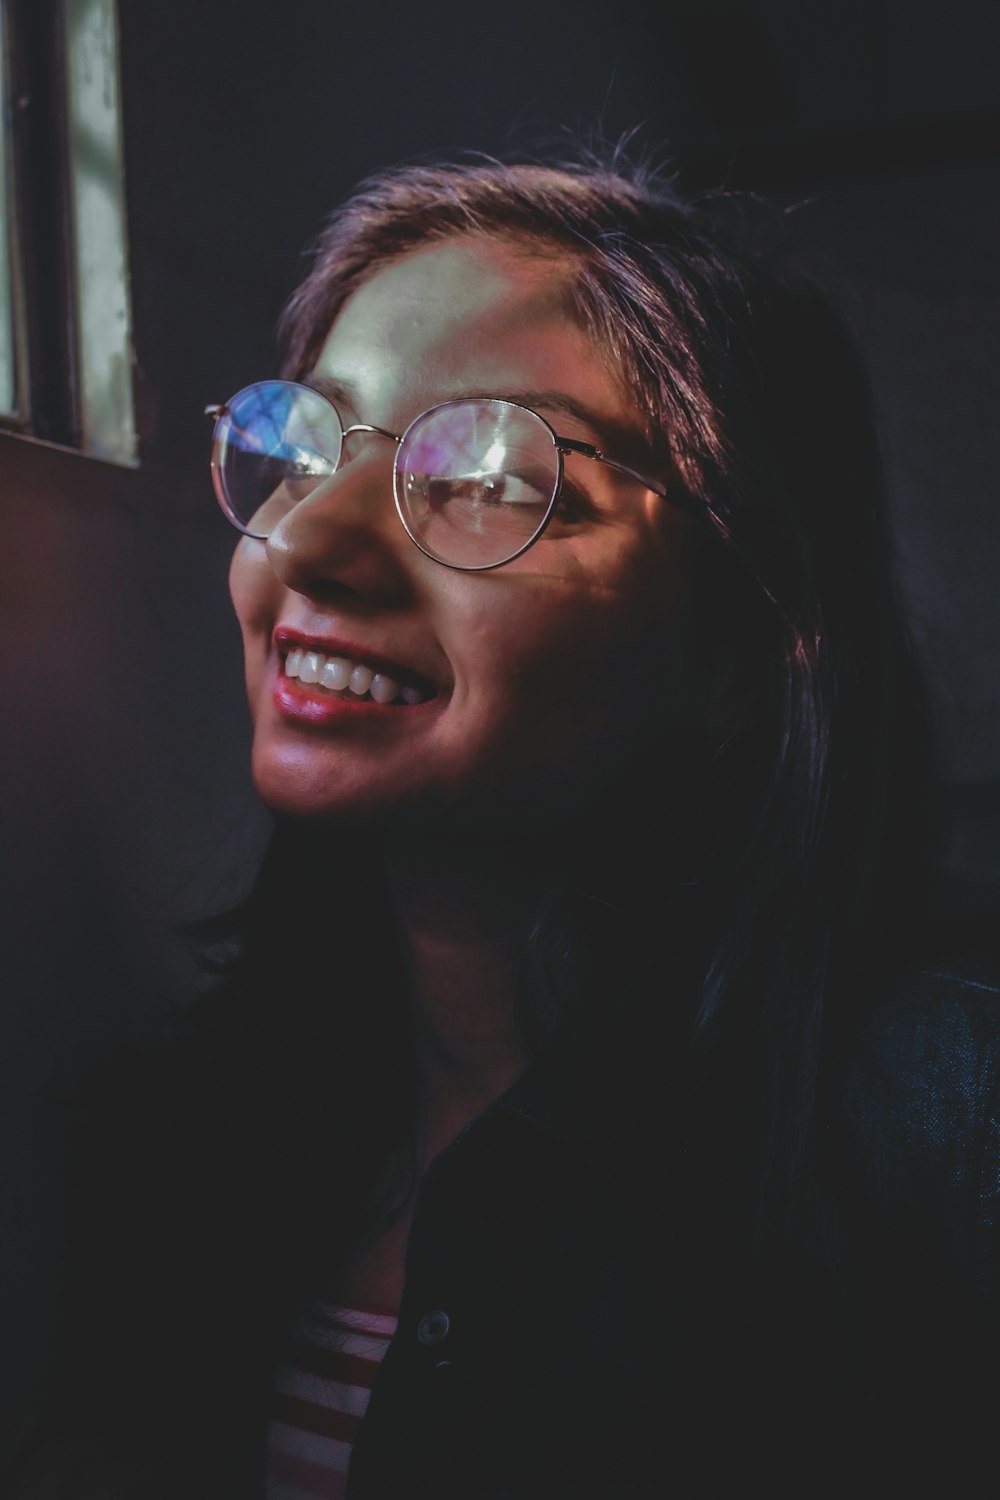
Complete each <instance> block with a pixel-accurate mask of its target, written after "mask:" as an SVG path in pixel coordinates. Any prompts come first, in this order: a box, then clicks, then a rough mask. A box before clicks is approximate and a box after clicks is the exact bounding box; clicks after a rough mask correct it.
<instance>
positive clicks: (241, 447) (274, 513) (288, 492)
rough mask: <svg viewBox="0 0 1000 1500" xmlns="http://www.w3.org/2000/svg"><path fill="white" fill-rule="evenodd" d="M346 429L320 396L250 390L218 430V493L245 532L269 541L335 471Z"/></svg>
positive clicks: (300, 389) (266, 383)
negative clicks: (284, 520) (311, 493)
mask: <svg viewBox="0 0 1000 1500" xmlns="http://www.w3.org/2000/svg"><path fill="white" fill-rule="evenodd" d="M342 442H343V428H342V427H341V424H340V418H339V417H338V416H337V413H336V411H335V410H334V408H333V407H332V406H331V405H330V402H329V401H327V399H326V397H325V396H321V395H320V394H319V392H318V391H313V390H310V388H309V387H308V386H305V385H296V384H294V383H293V382H292V381H288V380H263V381H260V382H258V383H257V384H256V385H248V386H247V387H246V389H245V390H242V391H240V392H239V394H238V395H236V396H234V397H233V398H232V400H231V401H229V402H227V404H226V410H225V411H224V412H223V414H222V416H221V417H220V418H219V420H218V422H217V423H216V428H215V440H214V442H213V445H212V473H213V476H214V479H215V490H216V494H217V495H218V497H219V503H220V504H221V506H222V508H223V510H224V511H225V512H226V515H227V516H228V517H229V519H230V520H231V521H232V522H233V524H234V525H236V526H238V527H239V529H240V530H241V531H245V532H247V533H249V535H251V536H259V537H266V536H269V535H270V533H271V532H272V531H273V530H274V528H275V526H277V524H278V522H279V521H280V520H281V519H282V517H283V516H285V515H286V514H287V513H288V511H289V510H291V508H292V506H293V505H295V504H297V502H298V501H299V500H302V499H304V497H305V496H306V495H308V494H309V493H310V491H311V490H314V489H315V488H316V486H317V485H318V484H319V483H320V481H321V480H323V479H326V478H328V477H329V476H330V475H331V474H333V473H334V472H335V471H336V468H337V464H338V463H339V461H340V448H341V443H342Z"/></svg>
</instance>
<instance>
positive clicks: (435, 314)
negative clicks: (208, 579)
mask: <svg viewBox="0 0 1000 1500" xmlns="http://www.w3.org/2000/svg"><path fill="white" fill-rule="evenodd" d="M566 285H567V272H566V270H565V268H564V267H563V266H562V265H560V263H559V262H557V261H555V260H553V259H542V258H540V257H538V256H537V255H534V254H529V253H526V252H525V251H524V250H521V249H519V248H518V247H517V246H516V245H515V244H513V243H509V242H507V241H500V240H496V239H487V238H473V237H468V238H456V239H454V240H450V241H447V242H444V243H439V244H436V245H433V246H429V247H426V248H424V249H421V250H418V251H415V252H412V253H410V254H407V255H405V256H402V257H401V258H399V259H398V260H396V261H394V262H393V263H391V264H390V265H388V266H387V267H385V268H384V269H382V270H380V271H378V272H377V273H376V274H375V275H373V276H372V277H371V279H370V280H369V281H367V282H366V283H365V284H364V285H362V286H361V287H360V288H359V289H358V290H357V291H356V292H355V293H354V295H353V296H352V297H351V298H350V299H349V301H348V302H347V303H346V304H345V306H344V308H343V310H342V311H341V313H340V315H339V316H338V318H337V320H336V322H335V323H334V325H333V328H332V329H331V331H330V334H329V337H328V338H327V340H326V343H325V344H324V346H323V349H322V352H321V354H320V356H319V358H318V360H317V363H316V367H315V370H314V371H313V377H314V379H315V380H316V381H317V383H319V384H320V385H321V387H325V388H327V389H329V390H330V391H331V392H335V395H334V399H335V402H336V405H337V407H338V409H339V411H340V413H341V416H342V418H343V420H344V422H345V425H348V424H350V423H354V422H366V423H372V424H375V425H377V426H380V427H384V428H388V429H390V430H391V431H392V432H396V433H399V432H402V431H403V430H404V428H405V427H406V426H407V424H408V423H409V422H411V421H412V420H413V418H414V417H416V416H417V415H418V414H419V413H420V412H422V411H424V410H425V409H426V408H427V407H429V406H432V405H434V404H435V403H437V402H440V401H445V400H447V399H449V398H451V397H455V396H461V395H480V396H481V395H489V396H507V397H512V398H513V399H515V400H517V401H520V402H521V403H522V404H525V405H528V406H533V407H534V408H535V409H536V410H538V411H539V412H540V413H541V414H542V415H543V416H545V417H546V418H547V419H548V420H549V421H550V422H551V424H552V426H553V427H554V428H555V430H556V431H557V432H558V433H559V434H560V435H563V436H568V437H575V438H582V439H584V440H586V441H589V442H594V443H597V444H598V446H600V447H601V448H602V449H604V450H605V451H606V452H607V453H608V455H609V456H610V457H612V458H617V459H619V460H620V461H621V462H623V463H626V464H629V465H630V466H631V467H633V468H636V469H638V470H639V471H640V472H649V465H650V464H651V462H652V460H651V459H650V458H649V455H648V453H644V451H643V444H642V437H641V420H640V413H639V412H638V411H637V410H636V403H635V401H634V400H633V399H632V398H630V396H629V393H628V392H627V391H626V390H624V389H623V388H622V385H621V383H620V382H619V380H618V378H617V377H616V376H615V374H614V373H613V372H612V370H611V369H610V368H609V366H608V364H607V363H606V362H605V361H604V360H603V359H602V357H601V355H600V353H599V352H598V350H597V349H596V348H595V347H594V345H593V344H592V343H591V341H590V340H589V338H588V337H587V335H586V334H585V333H584V332H583V331H581V329H580V328H579V327H578V326H577V324H576V323H574V322H573V321H571V320H570V318H569V316H568V315H567V311H566V303H565V290H566ZM568 404H571V405H572V406H573V407H574V408H575V411H574V412H570V411H569V410H568ZM583 413H587V414H588V415H587V416H584V415H583ZM393 452H394V449H393V445H392V444H391V443H389V442H387V441H386V440H385V439H384V438H381V437H376V436H371V435H362V434H358V435H355V436H352V437H351V438H349V439H348V440H347V444H346V445H345V454H344V458H343V460H342V464H341V467H340V469H339V471H338V472H337V474H336V475H334V476H333V477H331V478H330V479H328V480H326V481H324V482H323V483H322V484H321V485H320V486H319V487H318V488H317V489H316V490H314V491H313V492H312V493H311V494H310V495H309V496H308V497H307V498H306V499H305V500H303V501H301V502H300V503H299V504H298V506H296V507H295V508H294V509H293V510H291V511H290V512H289V513H288V514H287V515H286V517H285V519H284V520H283V521H282V522H281V524H280V525H279V526H278V527H277V528H276V530H275V531H274V532H273V533H272V535H271V536H270V538H269V539H268V541H267V542H266V543H264V542H262V541H257V540H253V539H250V538H244V539H243V540H242V541H241V542H240V543H239V545H238V547H237V549H236V554H235V556H234V559H233V565H232V572H231V586H232V595H233V601H234V604H235V607H236V613H237V616H238V618H239V622H240V626H241V628H242V632H243V640H244V647H245V653H246V679H247V691H248V694H249V700H250V709H251V714H252V718H253V724H254V748H253V769H254V776H255V780H256V783H257V786H258V788H259V790H260V792H261V794H262V796H263V798H264V800H265V801H266V802H267V803H268V804H270V805H271V806H272V807H274V808H275V809H277V810H281V811H284V812H288V813H291V814H296V815H303V816H309V817H316V818H323V819H334V820H344V819H349V820H351V821H357V820H364V821H370V822H372V823H374V824H376V825H379V826H392V825H393V824H394V823H397V822H402V823H405V824H412V823H413V822H414V821H417V822H419V823H421V824H427V823H430V824H432V825H434V826H450V827H463V828H470V827H471V828H484V827H493V828H500V829H505V830H510V831H516V830H518V829H523V830H525V831H528V830H529V829H530V828H532V827H534V828H542V827H546V826H549V825H551V824H552V823H554V822H556V821H558V820H560V819H564V818H565V817H566V816H567V815H569V814H572V813H576V812H580V813H581V814H583V815H584V816H585V817H586V818H587V819H590V820H592V821H595V822H601V821H605V820H606V819H608V818H610V819H612V820H613V819H614V816H615V810H616V807H623V806H624V805H625V803H628V804H629V805H634V802H635V794H636V791H637V785H636V776H637V775H639V774H640V773H639V772H638V771H637V769H636V768H637V765H639V764H649V763H650V760H651V757H650V756H649V755H648V754H647V753H645V752H648V751H649V749H650V748H651V747H652V746H653V745H655V746H656V757H655V758H656V759H657V760H658V769H657V777H658V779H660V778H668V777H669V765H670V753H669V752H670V748H671V745H672V744H677V745H679V744H680V743H681V742H683V741H684V738H685V733H686V731H687V730H688V729H689V728H690V726H691V725H692V723H693V722H695V721H696V719H697V717H698V715H699V713H700V711H701V710H700V703H701V693H700V688H699V685H698V682H697V680H696V679H697V676H698V674H697V671H696V668H695V662H694V654H693V649H692V645H693V633H694V632H693V627H694V609H693V601H694V594H695V592H696V588H695V585H696V576H697V571H698V570H697V566H696V562H697V550H698V549H697V523H696V522H694V521H692V519H691V518H690V517H687V516H685V515H684V514H683V513H682V512H681V511H679V510H678V509H677V508H675V507H674V506H672V505H671V504H670V503H669V502H668V501H664V500H663V499H661V498H659V497H658V496H656V495H655V494H653V493H651V492H650V491H647V490H645V489H644V488H643V486H642V485H641V484H639V483H636V482H633V481H631V480H629V479H627V478H625V477H623V476H620V475H617V474H616V473H615V472H614V471H613V470H611V469H609V468H607V467H606V466H605V465H602V464H599V463H594V462H591V461H590V460H588V459H587V458H585V457H582V456H579V455H575V456H569V457H568V458H567V460H566V478H567V483H568V484H570V485H572V486H574V487H575V488H576V489H577V490H578V491H580V492H581V493H582V495H583V496H584V497H585V503H584V505H583V506H582V507H581V506H576V507H574V508H573V510H572V511H571V512H569V513H567V514H565V515H564V516H562V517H560V516H559V515H557V516H556V518H555V519H554V521H553V523H552V524H551V525H550V527H549V529H548V530H547V531H546V533H545V534H543V536H542V537H541V539H540V540H539V541H538V542H536V543H535V545H534V546H533V547H531V548H529V550H528V551H527V552H525V553H524V554H522V556H520V557H518V558H516V559H515V560H514V561H513V562H511V563H509V564H507V565H506V566H505V567H502V568H499V569H497V570H496V571H492V572H486V573H463V572H455V571H452V570H451V569H448V568H445V567H442V566H441V565H440V564H439V563H436V562H434V561H432V560H431V559H430V558H428V557H425V556H424V555H423V554H422V553H421V552H420V551H419V550H418V549H417V548H416V547H415V546H414V545H413V543H412V542H411V541H410V539H409V537H408V536H407V535H406V533H405V531H404V530H403V527H402V525H401V524H400V521H399V518H398V516H397V514H396V510H395V507H394V504H393V496H392V464H393ZM296 651H299V652H305V653H307V654H308V653H310V652H312V653H319V657H320V659H319V662H318V663H317V665H318V667H319V668H322V666H323V665H324V664H325V662H324V659H329V658H337V659H338V660H340V661H346V662H347V663H348V664H349V665H350V664H356V665H360V666H362V667H364V666H368V667H369V668H373V669H375V670H376V671H379V672H380V673H381V674H382V675H383V677H388V678H389V686H388V688H387V689H386V690H387V691H388V690H390V689H391V687H392V685H393V684H397V685H401V686H403V687H409V688H410V689H411V691H408V692H406V693H405V695H404V696H402V697H397V698H396V700H395V701H394V702H390V703H379V702H376V701H374V700H373V699H372V698H371V696H370V695H366V696H364V697H362V698H359V697H358V696H356V695H355V694H352V693H351V692H350V690H348V691H347V692H346V693H345V692H344V691H338V690H337V689H336V688H326V687H324V686H322V685H320V684H319V683H313V684H307V683H304V682H303V681H302V679H301V678H295V677H293V676H289V674H288V673H287V672H286V664H287V663H288V659H289V656H290V654H291V653H293V652H296ZM292 666H293V670H294V666H295V659H294V657H293V661H292ZM341 670H342V669H341ZM306 675H307V676H308V675H311V672H308V671H307V674H306ZM332 675H333V676H334V677H336V673H333V674H332ZM330 677H331V673H330V672H328V673H327V678H328V680H329V679H330ZM338 680H339V679H338ZM355 680H356V681H358V680H360V682H361V683H364V681H365V680H366V679H365V678H364V676H363V675H362V677H361V678H360V679H355ZM414 697H417V698H419V700H420V701H417V702H407V701H406V699H408V698H410V699H412V698H414ZM658 790H659V792H661V793H662V791H663V787H662V785H661V786H660V787H659V789H658ZM514 820H517V821H514Z"/></svg>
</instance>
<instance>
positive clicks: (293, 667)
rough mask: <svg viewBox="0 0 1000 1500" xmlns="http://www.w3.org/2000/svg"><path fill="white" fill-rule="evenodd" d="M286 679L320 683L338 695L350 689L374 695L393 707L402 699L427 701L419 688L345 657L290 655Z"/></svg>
mask: <svg viewBox="0 0 1000 1500" xmlns="http://www.w3.org/2000/svg"><path fill="white" fill-rule="evenodd" d="M285 675H286V676H287V677H297V678H298V679H299V681H300V682H306V683H316V684H317V686H319V687H321V688H328V689H329V690H330V691H331V692H335V693H343V692H346V691H347V690H348V689H350V691H351V692H352V693H354V694H356V695H357V697H359V698H363V697H365V696H366V695H370V696H371V697H372V698H374V700H375V702H376V703H392V701H393V699H395V698H399V697H401V698H402V700H403V702H404V703H420V702H421V701H422V699H423V694H422V693H421V692H420V690H419V689H418V688H414V687H403V685H402V684H401V683H399V682H397V681H396V679H395V678H394V677H390V676H388V674H387V673H385V672H373V671H372V669H371V667H364V666H361V665H360V663H357V662H353V661H349V660H348V659H347V657H345V656H324V655H323V653H322V652H321V651H289V653H288V655H287V656H286V657H285Z"/></svg>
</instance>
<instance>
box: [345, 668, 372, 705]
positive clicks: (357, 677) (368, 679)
mask: <svg viewBox="0 0 1000 1500" xmlns="http://www.w3.org/2000/svg"><path fill="white" fill-rule="evenodd" d="M374 680H375V673H374V672H373V671H372V669H371V667H355V668H354V671H353V672H352V673H351V692H352V693H357V695H358V697H359V698H361V697H363V696H364V694H365V693H367V691H368V689H369V688H370V687H371V685H372V683H373V682H374Z"/></svg>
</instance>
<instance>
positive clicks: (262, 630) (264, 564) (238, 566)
mask: <svg viewBox="0 0 1000 1500" xmlns="http://www.w3.org/2000/svg"><path fill="white" fill-rule="evenodd" d="M277 588H278V581H277V579H276V577H275V575H274V571H273V569H272V568H271V567H270V566H269V564H268V561H267V556H266V553H265V552H264V548H263V545H262V544H261V543H260V542H256V541H253V540H251V538H249V537H244V538H243V539H242V541H240V542H239V543H238V545H237V547H236V550H235V552H234V553H233V560H232V562H231V563H230V565H229V597H230V598H231V599H232V602H233V609H234V610H235V611H236V618H237V620H238V621H239V624H240V629H241V630H242V632H243V639H244V643H245V645H246V646H247V647H249V646H250V644H251V642H252V641H254V640H256V639H259V637H260V636H262V635H264V636H267V637H268V638H269V637H270V633H271V628H272V626H273V623H274V618H275V606H276V593H277Z"/></svg>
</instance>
